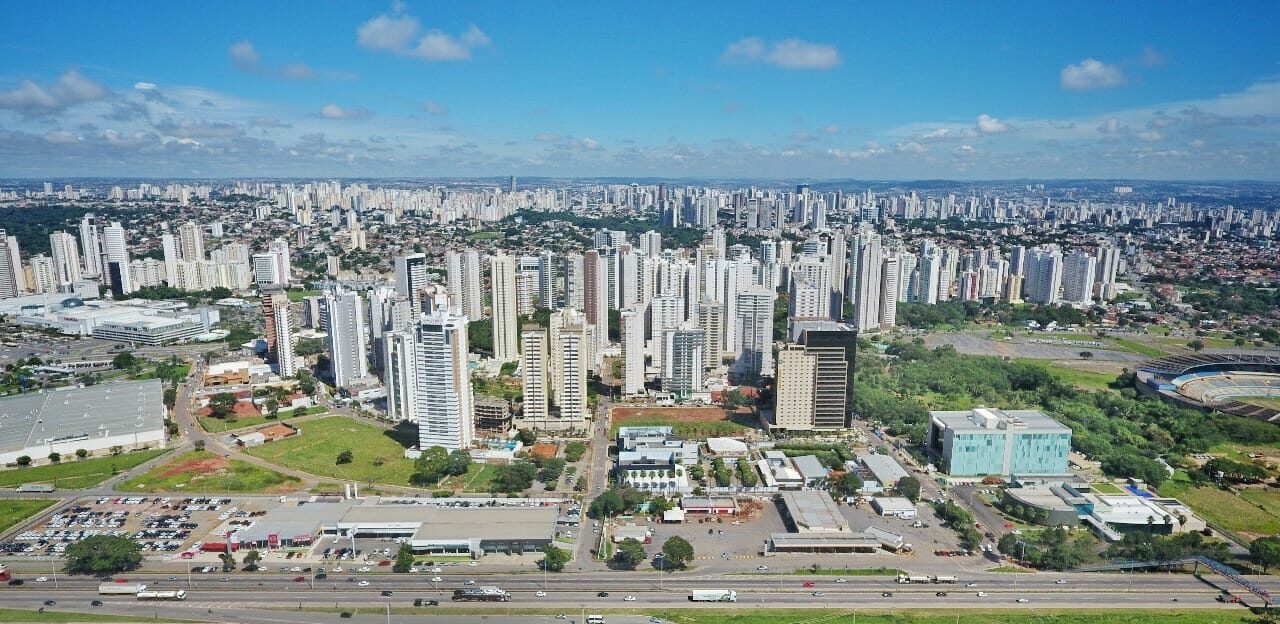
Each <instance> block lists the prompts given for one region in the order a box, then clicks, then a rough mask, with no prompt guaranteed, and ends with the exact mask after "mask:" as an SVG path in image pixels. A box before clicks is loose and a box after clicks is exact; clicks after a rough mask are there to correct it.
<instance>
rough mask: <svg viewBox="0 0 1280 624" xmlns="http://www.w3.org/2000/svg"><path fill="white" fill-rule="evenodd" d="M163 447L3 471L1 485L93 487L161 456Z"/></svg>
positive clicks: (67, 487) (0, 474) (0, 479)
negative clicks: (33, 484) (27, 484)
mask: <svg viewBox="0 0 1280 624" xmlns="http://www.w3.org/2000/svg"><path fill="white" fill-rule="evenodd" d="M164 453H165V450H164V449H156V450H150V451H138V452H135V453H122V454H120V455H116V456H115V457H110V456H108V457H90V458H88V459H82V460H76V458H75V456H74V455H73V456H71V457H70V458H68V459H64V460H63V461H62V463H60V464H51V465H47V466H36V467H34V468H17V469H13V470H0V487H15V486H19V485H22V484H23V483H52V484H54V485H55V486H56V487H59V488H63V489H72V490H74V489H80V488H87V487H93V486H95V485H97V484H99V483H102V482H103V481H106V480H107V479H109V478H111V476H112V475H115V474H118V473H120V472H123V471H125V470H129V469H130V468H133V467H134V466H137V465H138V464H141V463H143V462H146V461H148V460H151V459H154V458H156V457H159V456H161V455H163V454H164Z"/></svg>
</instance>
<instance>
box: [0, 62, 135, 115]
mask: <svg viewBox="0 0 1280 624" xmlns="http://www.w3.org/2000/svg"><path fill="white" fill-rule="evenodd" d="M110 95H111V91H110V90H109V89H107V87H106V86H104V85H102V83H99V82H95V81H94V80H91V79H89V78H87V77H85V75H84V74H81V73H80V71H79V70H76V69H68V70H67V71H65V72H63V73H62V75H61V76H58V80H57V81H56V82H54V83H53V84H50V85H48V86H44V87H42V86H40V85H38V84H36V83H34V82H32V81H30V80H23V81H22V82H21V83H20V84H19V85H18V86H17V88H15V89H12V90H9V91H0V108H5V109H9V110H15V111H18V112H20V113H22V114H23V115H28V116H36V115H48V114H52V113H57V112H60V111H62V110H63V109H65V108H67V107H69V106H74V105H76V104H81V103H85V102H95V101H98V100H104V99H106V98H108V97H110Z"/></svg>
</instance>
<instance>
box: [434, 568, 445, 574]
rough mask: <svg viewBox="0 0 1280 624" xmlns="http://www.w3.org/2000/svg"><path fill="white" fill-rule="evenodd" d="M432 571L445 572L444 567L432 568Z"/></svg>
mask: <svg viewBox="0 0 1280 624" xmlns="http://www.w3.org/2000/svg"><path fill="white" fill-rule="evenodd" d="M431 571H432V572H435V573H436V574H439V573H441V572H444V569H443V568H431Z"/></svg>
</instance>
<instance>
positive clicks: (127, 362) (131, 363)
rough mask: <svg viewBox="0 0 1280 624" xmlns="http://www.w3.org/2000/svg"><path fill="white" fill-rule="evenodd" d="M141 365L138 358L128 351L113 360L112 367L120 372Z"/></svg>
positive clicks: (118, 354) (117, 355) (122, 352)
mask: <svg viewBox="0 0 1280 624" xmlns="http://www.w3.org/2000/svg"><path fill="white" fill-rule="evenodd" d="M138 364H139V362H138V358H136V357H134V355H133V354H132V353H130V352H128V351H121V352H120V353H117V354H116V356H115V357H113V358H111V367H112V368H115V369H118V370H127V369H130V368H133V367H135V366H137V365H138Z"/></svg>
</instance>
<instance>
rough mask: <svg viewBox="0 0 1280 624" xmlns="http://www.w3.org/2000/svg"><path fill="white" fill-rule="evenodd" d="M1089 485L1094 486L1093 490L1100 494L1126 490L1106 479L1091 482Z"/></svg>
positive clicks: (1117, 492)
mask: <svg viewBox="0 0 1280 624" xmlns="http://www.w3.org/2000/svg"><path fill="white" fill-rule="evenodd" d="M1089 487H1091V488H1093V491H1095V492H1097V493H1099V494H1124V490H1122V489H1120V486H1118V485H1116V484H1114V483H1107V482H1105V481H1103V482H1100V483H1090V484H1089Z"/></svg>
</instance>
